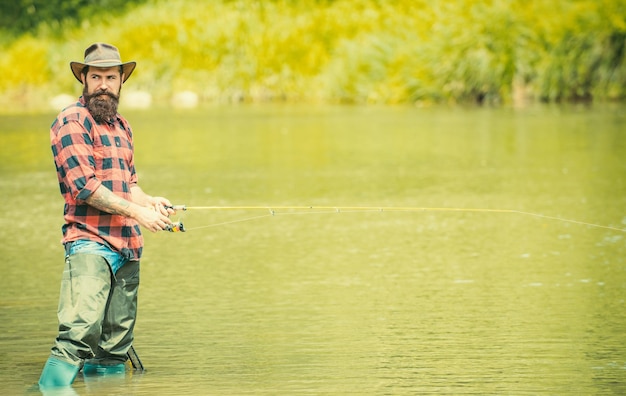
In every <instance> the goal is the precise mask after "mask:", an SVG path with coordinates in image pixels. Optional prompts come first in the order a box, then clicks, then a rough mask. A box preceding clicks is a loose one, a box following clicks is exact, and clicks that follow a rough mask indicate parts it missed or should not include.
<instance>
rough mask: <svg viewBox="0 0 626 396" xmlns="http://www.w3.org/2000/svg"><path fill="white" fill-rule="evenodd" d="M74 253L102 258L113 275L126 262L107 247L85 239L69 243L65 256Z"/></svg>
mask: <svg viewBox="0 0 626 396" xmlns="http://www.w3.org/2000/svg"><path fill="white" fill-rule="evenodd" d="M76 253H83V254H96V255H98V256H102V257H104V258H105V260H106V261H107V263H109V267H111V272H113V273H114V274H115V273H116V272H117V270H118V269H120V268H121V267H122V265H124V264H125V263H126V261H128V260H126V259H125V258H124V257H122V255H121V254H119V253H118V252H116V251H114V250H112V249H111V248H109V247H108V246H106V245H103V244H101V243H98V242H94V241H90V240H85V239H81V240H78V241H74V242H70V248H69V251H68V252H66V253H65V254H66V255H71V254H76Z"/></svg>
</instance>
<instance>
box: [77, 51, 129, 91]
mask: <svg viewBox="0 0 626 396" xmlns="http://www.w3.org/2000/svg"><path fill="white" fill-rule="evenodd" d="M85 66H93V67H105V68H106V67H113V66H122V70H123V73H124V81H126V80H128V77H130V75H131V74H132V73H133V70H135V66H137V62H126V63H122V59H121V57H120V51H119V50H118V49H117V48H115V47H114V46H112V45H111V44H105V43H95V44H92V45H90V46H89V48H87V49H86V50H85V61H84V62H70V68H72V73H74V77H76V79H77V80H78V81H79V82H80V83H81V84H82V83H83V81H82V80H81V79H80V73H81V71H82V70H83V68H84V67H85ZM124 81H123V82H124Z"/></svg>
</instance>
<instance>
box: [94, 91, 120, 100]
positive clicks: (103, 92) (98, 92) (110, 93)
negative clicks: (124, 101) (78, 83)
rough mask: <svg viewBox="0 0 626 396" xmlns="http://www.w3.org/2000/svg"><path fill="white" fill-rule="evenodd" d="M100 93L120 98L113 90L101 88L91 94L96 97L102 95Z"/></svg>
mask: <svg viewBox="0 0 626 396" xmlns="http://www.w3.org/2000/svg"><path fill="white" fill-rule="evenodd" d="M100 95H106V96H108V97H110V98H112V99H116V100H117V99H119V96H117V95H116V94H114V93H113V92H109V91H104V90H99V91H96V92H94V93H93V94H92V95H91V97H92V98H95V97H97V96H100Z"/></svg>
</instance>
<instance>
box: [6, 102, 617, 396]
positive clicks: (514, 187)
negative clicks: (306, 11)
mask: <svg viewBox="0 0 626 396" xmlns="http://www.w3.org/2000/svg"><path fill="white" fill-rule="evenodd" d="M125 115H126V116H127V118H128V119H129V121H130V122H131V124H132V125H133V127H134V130H135V143H136V149H137V155H136V162H137V167H138V170H139V177H140V184H141V185H142V186H143V187H144V190H146V191H147V192H149V193H151V194H154V195H163V196H166V197H168V198H170V200H171V201H172V202H174V203H176V204H186V205H187V206H190V207H194V206H195V207H197V206H220V207H223V206H244V207H260V208H259V209H255V208H249V209H189V210H187V211H186V212H180V213H179V214H177V215H176V216H175V219H176V220H178V219H180V220H182V221H183V223H184V224H185V226H186V228H187V229H188V231H187V232H185V233H167V232H162V233H157V234H149V235H146V249H145V257H144V259H143V260H142V264H141V265H142V280H141V282H142V283H141V290H140V303H139V304H140V307H139V319H138V324H137V328H136V333H135V335H136V340H135V347H136V349H137V352H138V353H139V355H140V357H141V359H142V360H143V363H144V364H145V366H146V368H147V371H146V372H145V373H141V374H140V373H131V372H129V373H127V374H126V375H125V376H122V377H118V378H110V377H103V378H83V377H82V375H79V376H78V378H77V380H76V382H75V383H74V386H73V389H74V391H75V392H76V393H77V394H80V395H110V394H124V395H126V394H132V395H155V394H158V395H184V394H186V395H200V394H207V395H220V394H254V395H275V394H377V395H378V394H437V395H439V394H454V395H457V394H481V395H482V394H516V395H524V394H529V395H530V394H533V395H534V394H626V315H624V312H625V310H626V303H625V300H626V255H625V253H626V160H625V159H626V128H625V126H626V107H625V106H624V105H605V106H600V105H595V106H531V107H528V108H524V109H511V108H498V109H494V108H459V107H457V108H442V107H433V108H409V107H333V106H328V107H327V106H269V105H268V106H241V107H215V108H207V109H203V110H193V111H170V110H167V111H159V112H157V111H155V112H125ZM53 118H54V114H47V115H28V116H6V115H5V116H0V159H1V161H0V193H1V194H2V197H3V205H2V211H1V213H2V215H1V217H0V240H1V242H2V243H1V245H0V252H1V253H2V258H3V260H2V261H1V264H0V266H1V267H0V268H1V269H2V276H1V277H0V383H2V384H3V385H2V387H3V391H2V393H5V392H6V394H25V393H26V394H36V393H37V392H36V391H35V390H34V388H33V386H34V384H35V383H36V382H37V380H38V378H39V374H40V372H41V368H42V366H43V364H44V362H45V360H46V358H47V357H48V353H49V348H50V347H51V345H52V342H53V340H54V337H55V335H56V326H57V322H56V305H57V299H58V290H59V286H60V277H61V271H62V268H63V257H62V255H63V252H62V248H61V246H60V244H59V240H60V237H61V232H60V228H61V222H62V208H63V202H62V199H61V196H60V194H59V192H58V187H57V182H56V175H55V172H54V166H53V163H52V157H51V152H50V149H49V141H48V127H49V125H50V123H51V121H52V120H53ZM292 206H314V207H317V208H318V209H308V210H306V209H305V210H294V209H289V208H286V207H292ZM325 207H329V208H330V209H324V208H325ZM348 207H350V208H356V209H352V210H348V209H347V208H348ZM362 207H388V208H399V207H404V208H409V210H406V211H382V212H381V211H379V210H366V209H361V210H359V209H358V208H362ZM333 208H341V209H340V210H335V209H333ZM411 208H425V209H423V210H417V209H411ZM270 209H273V210H270ZM574 221H575V222H574Z"/></svg>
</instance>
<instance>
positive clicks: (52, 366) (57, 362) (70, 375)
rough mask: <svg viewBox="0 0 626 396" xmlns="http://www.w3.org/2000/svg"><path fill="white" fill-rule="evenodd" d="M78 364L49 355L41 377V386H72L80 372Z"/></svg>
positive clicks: (45, 387)
mask: <svg viewBox="0 0 626 396" xmlns="http://www.w3.org/2000/svg"><path fill="white" fill-rule="evenodd" d="M78 369H79V367H78V366H75V365H73V364H71V363H68V362H66V361H64V360H61V359H57V358H54V357H52V356H51V357H49V358H48V360H47V361H46V365H45V366H43V371H42V372H41V377H39V388H41V389H48V388H58V387H61V386H70V385H72V382H74V378H76V374H77V373H78Z"/></svg>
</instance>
